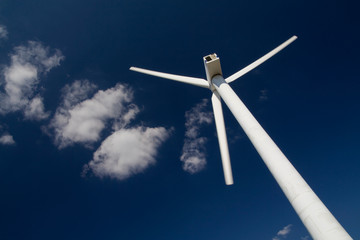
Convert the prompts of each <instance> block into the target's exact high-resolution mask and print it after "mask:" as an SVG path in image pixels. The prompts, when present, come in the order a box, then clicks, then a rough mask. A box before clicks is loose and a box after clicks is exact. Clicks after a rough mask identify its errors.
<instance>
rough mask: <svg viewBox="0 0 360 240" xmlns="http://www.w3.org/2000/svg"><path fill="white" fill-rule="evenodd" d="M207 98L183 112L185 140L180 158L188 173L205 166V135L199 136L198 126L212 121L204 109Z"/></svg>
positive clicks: (206, 104) (209, 114)
mask: <svg viewBox="0 0 360 240" xmlns="http://www.w3.org/2000/svg"><path fill="white" fill-rule="evenodd" d="M207 106H208V100H207V99H203V100H202V101H201V102H200V103H198V104H197V105H196V106H195V107H193V108H192V109H190V110H189V111H187V112H186V113H185V119H186V122H185V127H186V132H185V141H184V146H183V149H182V154H181V157H180V160H181V161H182V162H183V169H184V170H185V171H187V172H189V173H192V174H193V173H196V172H199V171H201V170H202V169H203V168H204V167H205V166H206V154H205V153H206V151H205V143H206V141H207V139H206V138H205V137H199V133H200V128H201V127H202V126H204V125H208V124H210V123H212V121H213V115H212V113H211V112H209V111H206V108H207Z"/></svg>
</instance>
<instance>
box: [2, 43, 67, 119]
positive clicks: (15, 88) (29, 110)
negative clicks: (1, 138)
mask: <svg viewBox="0 0 360 240" xmlns="http://www.w3.org/2000/svg"><path fill="white" fill-rule="evenodd" d="M54 52H55V53H53V55H50V49H49V48H48V47H44V46H43V45H42V44H41V43H39V42H34V41H29V42H28V44H27V45H22V46H18V47H15V48H14V52H13V53H12V54H11V55H10V57H11V63H10V65H9V66H6V67H5V68H4V69H3V71H2V72H3V79H1V80H2V85H4V92H0V101H1V105H0V114H3V115H4V114H7V113H10V112H15V111H22V112H23V113H24V116H25V118H26V119H32V120H41V119H44V118H47V117H48V113H46V112H45V110H44V104H43V99H42V97H41V96H39V95H38V94H37V92H38V88H39V87H38V85H39V83H40V79H39V77H40V76H41V75H43V74H46V73H47V72H49V71H50V70H51V69H52V68H53V67H56V66H58V65H60V61H61V60H62V59H63V58H64V56H63V55H62V54H61V52H60V51H59V50H54ZM34 114H36V115H37V116H36V115H34Z"/></svg>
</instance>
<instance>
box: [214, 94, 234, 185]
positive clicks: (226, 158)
mask: <svg viewBox="0 0 360 240" xmlns="http://www.w3.org/2000/svg"><path fill="white" fill-rule="evenodd" d="M211 102H212V106H213V110H214V117H215V125H216V132H217V135H218V140H219V146H220V154H221V160H222V165H223V170H224V177H225V183H226V185H232V184H233V183H234V180H233V175H232V170H231V163H230V155H229V147H228V143H227V138H226V131H225V123H224V116H223V112H222V107H221V98H220V95H219V94H218V92H217V91H214V93H213V95H212V96H211Z"/></svg>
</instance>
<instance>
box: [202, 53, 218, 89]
mask: <svg viewBox="0 0 360 240" xmlns="http://www.w3.org/2000/svg"><path fill="white" fill-rule="evenodd" d="M203 59H204V65H205V72H206V78H207V80H208V82H209V84H210V86H211V79H212V78H213V77H214V76H216V75H222V71H221V65H220V59H219V58H218V56H217V55H216V53H213V54H210V55H207V56H205V57H203Z"/></svg>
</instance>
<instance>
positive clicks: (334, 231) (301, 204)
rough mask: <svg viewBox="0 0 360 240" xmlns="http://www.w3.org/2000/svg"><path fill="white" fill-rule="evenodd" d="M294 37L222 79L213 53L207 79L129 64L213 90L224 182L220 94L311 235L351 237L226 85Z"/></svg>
mask: <svg viewBox="0 0 360 240" xmlns="http://www.w3.org/2000/svg"><path fill="white" fill-rule="evenodd" d="M296 39H297V37H296V36H293V37H291V38H290V39H288V40H287V41H285V42H284V43H282V44H281V45H279V46H278V47H276V48H275V49H273V50H272V51H270V52H269V53H267V54H266V55H264V56H263V57H261V58H259V59H258V60H256V61H255V62H253V63H251V64H249V65H248V66H246V67H245V68H243V69H241V70H240V71H238V72H236V73H235V74H233V75H231V76H230V77H227V78H225V79H224V77H223V75H222V71H221V66H220V59H219V58H218V57H217V55H216V54H215V53H214V54H210V55H208V56H205V57H204V58H203V60H204V65H205V72H206V79H207V80H205V79H202V78H194V77H186V76H180V75H174V74H169V73H162V72H157V71H152V70H146V69H142V68H137V67H131V68H130V70H132V71H136V72H140V73H144V74H148V75H153V76H157V77H161V78H166V79H170V80H174V81H178V82H183V83H188V84H192V85H195V86H198V87H203V88H208V89H210V90H211V91H212V93H213V94H212V97H211V102H212V106H213V110H214V116H215V125H216V130H217V135H218V140H219V146H220V153H221V159H222V165H223V170H224V176H225V183H226V184H227V185H231V184H233V176H232V170H231V163H230V156H229V150H228V143H227V138H226V131H225V124H224V117H223V113H222V107H221V98H222V99H223V100H224V102H225V104H226V105H227V106H228V107H229V109H230V111H231V112H232V114H233V115H234V117H235V118H236V120H237V121H238V122H239V124H240V126H241V127H242V128H243V130H244V132H245V133H246V135H247V136H248V137H249V139H250V141H251V142H252V144H253V145H254V147H255V149H256V150H257V152H258V153H259V155H260V156H261V158H262V159H263V161H264V163H265V164H266V166H267V167H268V169H269V170H270V172H271V174H272V175H273V177H274V178H275V180H276V181H277V183H278V184H279V186H280V188H281V189H282V191H283V192H284V194H285V195H286V197H287V198H288V200H289V201H290V203H291V205H292V206H293V208H294V209H295V211H296V213H297V214H298V216H299V217H300V219H301V221H302V222H303V224H304V225H305V227H306V228H307V230H308V231H309V233H310V235H311V236H312V238H313V239H316V240H335V239H336V240H339V239H342V240H343V239H346V240H348V239H352V238H351V237H350V235H349V234H348V233H347V232H346V231H345V229H344V228H343V227H342V226H341V224H340V223H339V222H338V221H337V220H336V219H335V217H334V216H333V215H332V214H331V212H330V211H329V210H328V209H327V208H326V206H325V205H324V204H323V203H322V201H321V200H320V199H319V198H318V196H317V195H316V194H315V193H314V191H313V190H312V189H311V188H310V186H309V185H308V184H307V183H306V182H305V180H304V179H303V178H302V177H301V175H300V174H299V173H298V171H297V170H296V169H295V168H294V166H293V165H292V164H291V163H290V161H289V160H288V159H287V158H286V156H285V155H284V154H283V153H282V152H281V150H280V149H279V148H278V146H277V145H276V144H275V143H274V141H273V140H272V139H271V138H270V136H269V135H268V134H267V133H266V132H265V130H264V129H263V128H262V126H261V125H260V124H259V123H258V121H257V120H256V119H255V117H254V116H253V115H252V114H251V113H250V111H249V110H248V109H247V107H246V106H245V105H244V103H243V102H242V101H241V100H240V98H239V97H238V96H237V95H236V93H235V92H234V91H233V90H232V88H231V87H230V86H229V83H230V82H232V81H235V80H236V79H238V78H240V77H241V76H243V75H244V74H246V73H248V72H249V71H251V70H252V69H254V68H256V67H257V66H259V65H260V64H262V63H263V62H265V61H266V60H268V59H269V58H271V57H272V56H274V55H275V54H276V53H278V52H280V51H281V50H282V49H284V48H285V47H286V46H288V45H289V44H290V43H292V42H293V41H295V40H296Z"/></svg>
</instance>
